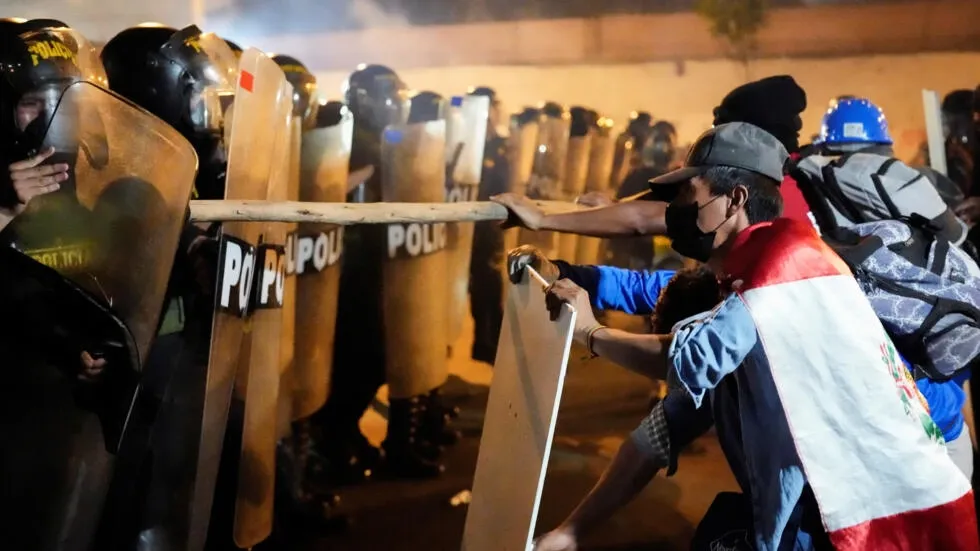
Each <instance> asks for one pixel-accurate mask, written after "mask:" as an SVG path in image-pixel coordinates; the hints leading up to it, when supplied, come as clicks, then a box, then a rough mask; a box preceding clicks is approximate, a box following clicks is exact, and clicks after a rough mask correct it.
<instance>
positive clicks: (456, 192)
mask: <svg viewBox="0 0 980 551" xmlns="http://www.w3.org/2000/svg"><path fill="white" fill-rule="evenodd" d="M460 114H461V115H462V121H463V124H462V125H459V126H458V128H457V129H456V130H455V131H454V132H453V133H452V137H451V138H450V139H451V140H452V143H451V144H450V142H449V140H448V139H447V144H446V153H447V155H448V156H447V157H446V202H447V203H456V202H460V201H476V200H477V194H478V192H479V190H480V178H481V176H482V175H483V153H484V148H485V147H486V143H487V122H488V120H489V118H490V98H488V97H486V96H466V97H464V98H462V104H461V105H460ZM446 251H447V252H446V255H447V256H448V263H449V265H448V266H447V269H448V270H449V285H450V288H449V292H450V297H449V322H448V323H449V325H448V327H449V335H448V338H449V344H450V345H452V344H453V343H455V342H456V338H457V337H459V333H460V330H461V329H462V327H463V319H464V318H465V316H466V312H467V308H468V307H469V304H468V297H469V283H470V256H471V254H472V252H473V224H472V223H464V224H447V225H446Z"/></svg>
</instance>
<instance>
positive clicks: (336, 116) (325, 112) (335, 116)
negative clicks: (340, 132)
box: [316, 101, 350, 128]
mask: <svg viewBox="0 0 980 551" xmlns="http://www.w3.org/2000/svg"><path fill="white" fill-rule="evenodd" d="M349 115H350V111H349V110H348V109H347V106H346V105H344V103H343V102H340V101H327V102H324V103H322V104H321V105H320V107H319V109H317V112H316V127H317V128H328V127H330V126H336V125H338V124H340V122H341V121H342V120H344V117H347V116H349Z"/></svg>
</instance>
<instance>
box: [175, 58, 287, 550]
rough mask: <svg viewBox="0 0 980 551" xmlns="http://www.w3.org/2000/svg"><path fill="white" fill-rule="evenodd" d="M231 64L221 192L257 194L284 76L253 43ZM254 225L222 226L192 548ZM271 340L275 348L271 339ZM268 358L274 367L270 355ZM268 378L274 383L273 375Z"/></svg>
mask: <svg viewBox="0 0 980 551" xmlns="http://www.w3.org/2000/svg"><path fill="white" fill-rule="evenodd" d="M239 67H240V73H239V80H238V86H237V89H236V92H235V100H234V102H235V103H234V106H233V107H232V108H233V109H234V110H235V111H236V113H237V115H236V116H235V120H234V122H233V123H232V128H230V129H229V130H228V132H227V134H228V140H229V141H228V169H227V182H226V190H225V198H226V199H232V200H241V199H265V198H266V197H267V195H268V188H269V177H270V174H271V172H272V165H273V158H274V155H275V150H274V149H275V141H276V134H277V132H276V131H275V129H276V126H277V124H282V123H280V122H279V121H280V115H279V98H280V96H281V95H282V93H283V87H282V85H283V84H284V83H285V82H286V77H285V75H283V73H282V70H281V69H279V67H278V66H277V65H276V64H275V63H274V62H273V61H272V60H271V59H269V58H268V57H266V56H265V55H264V54H263V53H262V52H260V51H258V50H256V49H254V48H250V49H249V50H247V51H246V52H245V53H243V54H242V58H241V62H240V64H239ZM270 129H272V131H271V132H270ZM261 233H262V228H261V227H259V225H256V224H247V223H243V222H234V223H225V224H223V226H222V246H221V254H220V256H219V263H220V264H219V277H218V287H217V289H216V295H217V300H216V304H215V316H214V324H213V327H212V332H211V358H210V362H209V368H208V380H207V395H206V397H205V404H204V417H203V421H202V424H201V437H200V451H199V455H198V466H197V478H196V480H195V483H194V494H193V496H194V502H193V505H192V513H191V520H190V522H191V529H190V543H189V546H188V547H189V549H191V550H192V551H199V550H201V549H203V547H204V542H205V539H206V537H207V532H208V521H209V519H210V516H211V503H212V501H213V499H214V488H215V480H216V478H217V471H218V464H219V461H220V457H221V452H222V443H223V441H224V435H225V429H226V426H227V421H228V408H229V406H230V404H231V399H232V392H233V389H234V388H235V386H236V384H235V382H236V377H237V374H238V369H239V363H240V362H239V360H240V358H241V357H243V353H242V352H243V351H242V348H243V343H244V342H246V339H244V334H245V327H246V322H245V319H244V317H245V314H246V313H247V312H248V310H249V302H250V301H249V299H250V295H251V291H252V279H253V274H254V269H255V264H256V260H255V256H256V249H255V245H256V244H257V242H258V239H259V236H260V234H261ZM267 344H269V343H261V346H266V345H267ZM275 344H276V345H277V348H278V340H277V341H276V343H275ZM249 357H250V356H249ZM249 363H250V362H249ZM275 365H276V370H277V371H278V363H276V364H275ZM246 381H247V380H246ZM275 384H276V386H278V378H276V382H275ZM242 390H245V391H247V389H242ZM253 417H254V416H253ZM273 427H274V424H273ZM270 494H271V491H270ZM262 530H263V527H258V531H259V532H261V531H262ZM263 537H264V536H263ZM252 539H254V538H252ZM242 541H244V539H243V540H242Z"/></svg>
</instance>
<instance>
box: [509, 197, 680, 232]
mask: <svg viewBox="0 0 980 551" xmlns="http://www.w3.org/2000/svg"><path fill="white" fill-rule="evenodd" d="M490 200H491V201H494V202H496V203H499V204H501V205H503V206H505V207H507V208H508V209H509V210H510V212H511V214H512V215H513V218H514V220H512V221H511V224H512V225H518V226H522V227H525V228H528V229H531V230H541V231H556V232H561V233H575V234H579V235H589V236H593V237H635V236H640V235H664V234H665V233H666V232H667V225H666V223H665V222H664V213H665V212H666V209H667V204H666V203H662V202H659V201H641V200H628V201H620V202H618V203H613V204H611V205H609V206H606V207H602V208H596V209H591V210H583V211H580V212H569V213H563V214H545V213H544V212H542V211H541V209H539V208H538V207H537V206H536V205H535V204H534V202H533V201H531V200H530V199H528V198H527V197H524V196H522V195H517V194H514V193H504V194H502V195H495V196H494V197H491V198H490Z"/></svg>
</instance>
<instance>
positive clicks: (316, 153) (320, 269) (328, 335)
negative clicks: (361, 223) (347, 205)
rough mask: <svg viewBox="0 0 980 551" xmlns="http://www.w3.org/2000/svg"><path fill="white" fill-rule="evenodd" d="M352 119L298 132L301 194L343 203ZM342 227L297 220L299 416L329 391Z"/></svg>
mask: <svg viewBox="0 0 980 551" xmlns="http://www.w3.org/2000/svg"><path fill="white" fill-rule="evenodd" d="M353 130H354V124H353V119H352V118H351V117H350V116H349V115H348V116H345V117H344V118H343V119H342V120H341V122H340V123H339V124H337V125H334V126H330V127H327V128H316V129H313V130H309V131H307V132H305V133H304V134H303V140H302V148H301V155H300V158H301V165H300V199H302V200H304V201H323V202H334V203H343V202H344V200H345V197H346V195H347V194H346V190H347V181H348V164H349V161H350V154H351V146H352V143H353V142H352V140H353ZM343 244H344V228H343V226H338V225H334V224H317V223H303V224H300V227H299V233H298V234H297V239H296V245H295V247H296V296H297V298H296V358H295V360H294V366H295V371H294V374H295V375H294V379H295V383H296V387H295V389H294V397H293V415H294V417H295V418H297V419H299V418H304V417H308V416H309V415H312V414H313V413H314V412H316V411H317V410H318V409H320V408H321V407H323V404H324V403H326V401H327V396H329V393H330V374H331V372H332V367H333V346H334V333H335V331H336V327H337V293H338V292H339V290H340V258H341V255H342V253H343Z"/></svg>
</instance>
